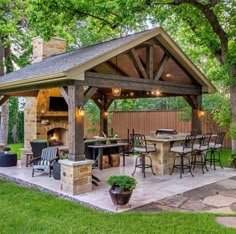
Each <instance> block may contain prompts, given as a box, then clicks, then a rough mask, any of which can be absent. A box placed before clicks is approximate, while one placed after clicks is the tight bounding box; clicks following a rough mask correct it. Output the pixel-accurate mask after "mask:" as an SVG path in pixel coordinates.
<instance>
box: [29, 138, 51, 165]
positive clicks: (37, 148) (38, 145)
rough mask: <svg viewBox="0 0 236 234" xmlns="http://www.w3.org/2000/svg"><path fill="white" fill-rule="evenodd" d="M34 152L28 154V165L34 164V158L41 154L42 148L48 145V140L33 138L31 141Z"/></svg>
mask: <svg viewBox="0 0 236 234" xmlns="http://www.w3.org/2000/svg"><path fill="white" fill-rule="evenodd" d="M30 146H31V150H32V153H27V154H26V167H28V165H31V164H32V160H33V159H34V158H38V157H40V156H41V153H42V150H43V149H44V148H47V147H48V141H47V140H33V141H31V142H30Z"/></svg>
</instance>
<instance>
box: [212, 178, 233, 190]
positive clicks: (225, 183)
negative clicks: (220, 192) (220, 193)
mask: <svg viewBox="0 0 236 234" xmlns="http://www.w3.org/2000/svg"><path fill="white" fill-rule="evenodd" d="M216 184H218V185H220V186H223V187H224V188H226V189H236V183H235V180H232V179H226V180H222V181H219V182H217V183H216Z"/></svg>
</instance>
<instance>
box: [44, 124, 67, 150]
mask: <svg viewBox="0 0 236 234" xmlns="http://www.w3.org/2000/svg"><path fill="white" fill-rule="evenodd" d="M47 139H48V142H49V145H50V146H58V145H68V130H67V129H65V128H53V129H51V130H49V131H48V132H47Z"/></svg>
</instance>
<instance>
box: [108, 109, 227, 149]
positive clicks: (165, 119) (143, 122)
mask: <svg viewBox="0 0 236 234" xmlns="http://www.w3.org/2000/svg"><path fill="white" fill-rule="evenodd" d="M180 113H181V111H166V110H165V111H129V112H113V113H112V114H111V121H110V123H109V128H110V129H111V128H113V131H114V133H117V134H118V135H119V136H121V137H124V138H127V130H128V129H130V130H132V129H134V130H135V132H137V133H143V134H146V135H150V133H151V132H152V131H156V130H157V129H158V128H172V129H176V130H177V132H178V133H189V132H190V131H191V121H188V122H184V121H180ZM202 130H203V132H212V133H216V132H218V131H225V129H221V128H220V127H219V126H217V124H216V123H215V122H214V120H213V119H212V117H211V115H210V114H207V113H206V114H205V115H204V117H203V118H202ZM224 146H225V147H227V148H231V139H230V138H229V137H226V138H225V141H224Z"/></svg>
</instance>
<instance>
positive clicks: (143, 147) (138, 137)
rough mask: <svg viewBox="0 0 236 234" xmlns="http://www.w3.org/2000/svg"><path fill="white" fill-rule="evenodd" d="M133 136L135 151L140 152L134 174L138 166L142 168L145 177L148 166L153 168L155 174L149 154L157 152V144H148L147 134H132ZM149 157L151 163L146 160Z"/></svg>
mask: <svg viewBox="0 0 236 234" xmlns="http://www.w3.org/2000/svg"><path fill="white" fill-rule="evenodd" d="M131 138H132V139H133V145H134V151H135V152H138V153H139V156H138V157H137V158H136V160H135V168H134V172H133V173H132V176H133V175H134V173H135V171H136V168H142V173H143V177H145V176H146V173H145V169H146V168H151V170H152V174H153V175H155V173H154V171H153V167H152V158H151V157H150V156H149V155H148V154H149V153H151V152H156V145H155V144H147V142H146V138H145V135H143V134H131ZM147 158H148V159H149V163H147V162H146V159H147Z"/></svg>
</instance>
